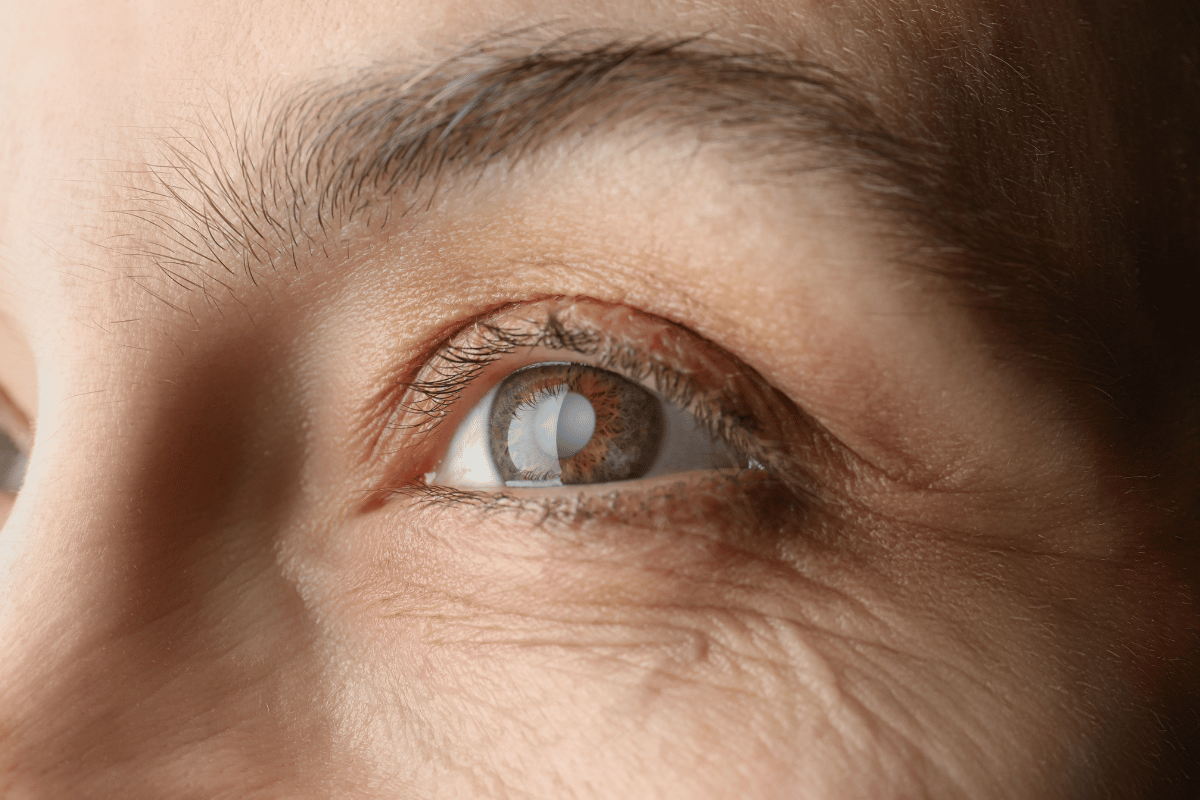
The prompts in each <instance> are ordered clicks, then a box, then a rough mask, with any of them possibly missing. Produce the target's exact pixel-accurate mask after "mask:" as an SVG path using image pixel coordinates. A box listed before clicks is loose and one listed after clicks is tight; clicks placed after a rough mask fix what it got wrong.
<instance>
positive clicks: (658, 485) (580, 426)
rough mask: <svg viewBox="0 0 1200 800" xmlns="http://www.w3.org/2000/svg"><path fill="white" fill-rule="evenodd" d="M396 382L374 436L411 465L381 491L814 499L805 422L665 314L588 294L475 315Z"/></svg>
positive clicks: (815, 437)
mask: <svg viewBox="0 0 1200 800" xmlns="http://www.w3.org/2000/svg"><path fill="white" fill-rule="evenodd" d="M400 394H401V395H402V396H401V398H400V399H399V401H398V402H396V403H395V409H394V411H393V413H391V414H390V415H389V416H388V418H387V424H386V425H385V426H384V428H385V429H386V431H387V434H385V436H384V438H385V439H386V438H388V437H389V436H390V437H392V440H393V441H394V442H396V444H394V445H393V446H392V447H391V448H389V449H393V450H395V449H399V450H402V451H403V453H404V456H405V458H404V460H405V462H406V463H408V464H419V465H420V471H419V472H416V473H415V474H414V475H412V477H411V479H407V480H393V481H392V483H391V486H390V490H391V491H394V492H397V493H416V494H420V495H424V496H426V497H429V498H434V499H438V500H465V499H473V500H485V501H490V504H491V505H493V506H495V505H497V503H496V502H495V501H496V500H497V498H503V499H505V500H508V501H509V502H507V503H501V504H499V505H500V506H502V507H505V508H512V507H518V508H525V507H530V506H539V507H542V508H545V507H548V506H553V507H555V508H561V507H562V505H563V504H564V502H566V498H568V497H572V499H571V501H570V504H571V507H572V509H573V510H574V511H576V512H578V511H579V509H580V507H581V505H586V504H588V503H592V504H596V503H607V504H608V505H609V507H611V506H612V505H613V503H614V502H615V501H617V500H619V501H620V502H621V503H625V504H626V505H628V506H629V507H630V508H633V507H636V503H637V501H638V500H641V501H645V500H646V499H647V498H654V503H655V505H656V507H657V508H658V510H659V511H660V512H664V513H667V512H665V511H664V510H665V509H666V505H667V504H666V502H665V500H664V498H666V497H668V496H669V497H670V498H671V502H672V503H675V504H676V505H680V504H683V505H686V503H687V500H688V498H689V497H692V498H697V497H700V496H701V495H702V496H703V497H704V501H705V502H710V501H712V500H713V498H714V497H715V496H717V495H720V497H721V498H723V499H722V501H721V502H723V503H725V505H729V504H730V503H734V502H735V501H737V502H740V504H741V505H743V506H744V505H747V504H749V505H751V506H756V505H762V504H763V503H766V502H768V499H770V502H771V504H772V505H773V506H774V507H775V508H777V509H782V508H784V507H789V508H791V507H794V506H795V503H796V502H797V501H798V500H800V499H802V498H805V497H809V496H811V494H812V486H813V468H814V467H815V466H816V465H817V462H819V461H820V458H821V456H819V455H818V451H820V450H822V447H821V446H820V445H819V444H818V443H819V442H821V441H822V440H823V437H822V436H821V435H820V432H819V430H818V429H817V427H816V426H815V423H813V422H812V421H811V420H809V419H808V418H807V417H806V416H805V415H804V414H803V413H802V412H801V411H800V410H799V409H798V408H797V407H796V406H795V405H794V404H793V403H792V402H791V401H790V400H788V399H787V398H786V397H784V396H783V395H782V394H780V393H779V392H777V391H775V390H774V389H773V388H771V387H770V386H769V385H768V384H767V383H766V381H765V380H763V378H762V377H761V376H759V375H758V374H757V373H756V372H755V371H754V370H752V369H750V368H749V367H748V366H746V365H744V364H742V363H740V362H739V361H738V360H737V359H735V358H734V357H732V356H730V355H729V354H727V353H725V352H723V351H722V350H721V349H720V348H718V347H716V346H715V345H714V344H712V343H711V342H708V341H706V340H705V339H703V338H702V337H699V336H697V335H695V334H693V333H691V332H689V331H688V330H686V329H685V328H683V327H681V326H679V325H677V324H674V323H671V322H668V321H666V320H663V319H661V318H658V317H654V316H652V315H649V314H643V313H640V312H637V311H635V310H632V309H629V308H625V307H622V306H616V305H610V304H607V303H601V302H598V301H594V300H588V299H551V300H546V301H540V302H533V303H527V304H520V305H516V306H513V307H508V308H504V309H501V310H500V311H498V312H496V313H493V314H490V315H487V316H485V317H483V318H481V319H479V320H476V321H473V322H472V323H470V324H468V325H466V326H464V327H463V328H461V329H460V330H459V331H457V332H456V333H454V334H452V335H451V336H449V337H448V338H447V339H446V340H444V341H443V342H442V344H441V345H440V346H438V347H436V348H434V350H433V355H432V356H431V357H429V358H428V360H427V361H426V363H425V364H424V365H423V366H422V367H421V368H420V369H419V370H418V371H417V373H416V375H415V376H414V377H413V378H412V379H411V380H408V381H405V382H403V391H402V392H401V393H400ZM410 472H411V470H410ZM781 497H786V498H787V502H785V503H782V504H780V503H779V502H778V501H779V499H780V498H781ZM630 503H632V505H630ZM643 508H644V506H643ZM672 513H673V512H672ZM669 515H670V513H668V516H669ZM618 516H619V515H618Z"/></svg>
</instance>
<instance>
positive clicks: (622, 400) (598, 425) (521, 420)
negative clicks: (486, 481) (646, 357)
mask: <svg viewBox="0 0 1200 800" xmlns="http://www.w3.org/2000/svg"><path fill="white" fill-rule="evenodd" d="M663 431H664V418H663V406H662V401H660V400H659V399H658V398H657V397H655V395H654V394H652V393H651V392H649V391H648V390H646V389H644V388H642V387H641V386H639V385H638V384H636V383H634V382H632V381H630V380H628V379H626V378H623V377H622V376H620V375H617V374H616V373H613V372H609V371H608V370H604V369H598V368H596V367H589V366H585V365H582V364H538V365H534V366H532V367H526V368H525V369H521V370H518V371H516V372H514V373H513V374H512V375H510V376H508V378H506V379H505V380H504V382H503V383H501V384H500V386H499V387H498V388H497V392H496V396H495V399H494V400H493V401H492V407H491V411H490V413H489V415H488V444H489V448H490V450H491V456H492V460H493V462H494V463H495V465H496V468H497V470H498V471H499V473H500V475H501V477H502V478H503V479H504V480H505V481H506V482H514V481H515V482H521V483H524V482H546V483H560V482H561V483H563V484H583V483H608V482H610V481H624V480H632V479H634V478H639V477H641V476H642V475H645V474H646V472H647V471H649V469H650V467H651V466H652V465H653V464H654V461H655V458H656V457H657V456H658V453H659V450H660V449H661V447H662V440H663Z"/></svg>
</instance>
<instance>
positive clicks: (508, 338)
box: [393, 313, 720, 435]
mask: <svg viewBox="0 0 1200 800" xmlns="http://www.w3.org/2000/svg"><path fill="white" fill-rule="evenodd" d="M525 322H527V323H529V324H530V325H538V324H539V323H537V322H535V321H534V320H525ZM475 330H476V331H477V333H478V335H479V337H480V338H479V340H478V341H477V342H472V343H468V344H448V345H445V346H444V347H443V348H442V349H441V350H439V351H438V352H437V354H436V355H435V356H434V362H433V363H432V364H431V365H430V369H431V370H432V371H433V372H434V375H432V376H429V377H423V378H418V379H414V380H412V381H410V382H408V383H407V384H405V387H404V388H405V389H406V391H405V395H406V399H405V400H402V401H401V403H400V404H399V409H400V411H401V414H402V416H404V417H410V418H411V417H418V418H419V419H417V421H415V422H400V423H398V424H397V425H395V426H393V427H396V428H402V429H403V428H409V429H411V428H417V429H423V430H426V431H428V430H432V429H433V428H435V427H436V426H437V425H438V424H440V423H441V422H442V420H443V419H445V417H446V416H447V415H448V414H449V413H450V409H452V408H453V407H454V405H455V404H456V403H457V402H458V400H459V399H460V398H461V397H462V394H463V392H464V391H465V390H466V389H467V387H468V386H470V385H471V383H472V382H474V380H475V379H476V378H478V377H479V375H480V374H481V373H482V372H483V371H484V370H485V369H486V368H487V367H488V366H489V365H491V364H492V363H494V362H496V361H498V360H499V359H501V358H503V357H504V356H506V355H509V354H510V353H513V352H516V351H517V350H520V349H525V348H534V347H542V348H545V349H547V350H569V351H571V352H575V353H579V354H580V355H584V356H589V357H593V358H598V366H600V367H602V368H604V369H614V368H615V370H614V371H617V372H619V373H621V374H624V375H626V376H627V377H629V378H631V379H633V380H638V381H642V380H645V379H647V378H651V377H652V378H653V379H654V380H655V383H656V388H657V389H658V391H659V393H660V394H661V395H662V396H663V397H664V398H665V399H667V400H668V401H670V402H673V403H676V404H678V405H680V406H682V407H684V408H687V409H688V410H689V411H692V409H691V408H689V405H692V404H693V403H694V400H695V398H696V397H697V396H698V394H699V393H698V392H697V391H696V388H695V385H694V383H693V382H692V381H691V380H690V379H688V378H686V377H685V376H683V375H682V374H681V373H680V372H679V371H677V370H670V369H668V368H666V367H661V366H658V367H657V368H656V365H653V364H652V363H651V362H650V361H649V360H648V359H646V358H644V357H641V356H640V355H639V354H638V353H637V352H636V351H634V350H633V349H632V348H628V347H615V348H612V349H610V350H608V351H607V352H605V351H604V348H603V342H604V339H605V337H604V336H603V335H602V334H600V333H598V332H596V331H593V330H586V329H583V328H573V327H569V326H567V325H565V324H564V323H563V322H562V321H561V320H560V319H559V317H558V315H556V314H554V313H550V314H549V315H548V316H547V318H546V320H545V322H543V323H540V327H538V328H536V329H534V330H528V329H525V330H522V329H519V328H516V327H513V328H505V327H502V326H499V325H496V324H494V323H482V322H477V323H475ZM696 416H697V420H698V421H699V422H700V424H701V425H703V426H704V427H705V430H709V428H710V424H709V423H711V422H713V421H714V416H715V415H713V414H704V415H703V416H702V415H700V414H697V415H696ZM711 427H712V428H713V429H712V430H709V432H710V433H713V434H714V435H719V433H720V432H719V431H718V430H716V428H717V427H718V426H711Z"/></svg>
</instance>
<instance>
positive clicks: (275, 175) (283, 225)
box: [126, 30, 1132, 405]
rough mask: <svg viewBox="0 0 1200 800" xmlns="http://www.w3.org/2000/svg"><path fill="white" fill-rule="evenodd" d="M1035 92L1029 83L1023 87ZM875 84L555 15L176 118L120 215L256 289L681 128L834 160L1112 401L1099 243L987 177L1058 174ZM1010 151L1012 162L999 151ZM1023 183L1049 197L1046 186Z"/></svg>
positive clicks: (207, 279) (995, 327) (165, 274)
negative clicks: (188, 118)
mask: <svg viewBox="0 0 1200 800" xmlns="http://www.w3.org/2000/svg"><path fill="white" fill-rule="evenodd" d="M984 77H985V78H988V79H990V80H993V83H996V80H997V79H995V78H996V76H984ZM997 85H998V84H997ZM1034 89H1036V87H1034ZM996 91H997V92H1003V91H1004V89H1003V87H1001V88H999V89H996ZM1032 91H1033V89H1031V88H1030V87H1028V86H1022V87H1021V91H1020V92H1019V93H1017V94H1018V97H1019V99H1020V102H1022V103H1026V104H1028V103H1029V97H1030V94H1031V92H1032ZM866 97H867V93H866V92H865V91H863V90H862V89H861V88H860V87H858V86H857V85H856V84H855V82H854V81H852V80H851V79H850V78H849V77H847V76H846V75H844V74H841V73H839V72H838V71H836V70H834V69H832V68H830V67H827V66H823V65H821V64H819V63H816V62H814V61H805V60H800V59H796V58H794V57H792V56H790V55H788V54H787V53H785V52H783V51H773V50H763V49H746V48H743V47H739V46H736V45H732V44H731V43H729V42H723V41H718V40H717V39H715V38H714V37H709V36H691V37H666V38H664V37H656V36H651V37H643V38H638V39H628V38H622V37H619V36H618V37H615V38H614V37H613V36H612V35H611V34H604V33H596V32H580V33H575V34H570V35H567V36H559V37H555V38H552V39H550V40H548V41H547V40H546V39H545V35H544V32H543V31H541V30H529V31H521V32H518V33H515V34H504V35H497V36H493V37H490V38H488V39H486V40H483V41H481V42H478V43H476V44H474V45H471V46H469V47H467V48H464V49H463V50H461V51H459V52H457V53H455V54H454V55H453V56H451V57H450V58H447V59H445V60H443V61H441V62H439V63H436V64H434V65H433V66H430V67H426V68H424V69H420V70H412V69H407V70H406V69H404V68H401V67H396V66H392V65H377V66H374V67H370V68H367V69H364V70H361V71H360V72H358V73H357V74H354V75H352V76H350V77H349V78H345V79H338V80H317V81H311V82H309V83H305V84H301V85H296V86H291V87H288V88H287V89H285V90H284V91H283V92H282V93H280V94H278V95H275V96H274V97H273V98H272V97H271V95H270V94H269V93H264V94H263V95H262V97H261V98H260V100H259V101H258V103H257V104H255V105H254V106H253V109H252V113H251V114H250V115H249V116H248V117H247V118H246V119H238V118H237V117H236V116H235V115H234V114H233V113H232V112H229V113H228V114H227V115H226V116H224V118H223V119H220V120H214V121H212V122H210V123H209V124H205V125H199V126H197V128H196V129H195V130H194V131H191V132H188V133H187V134H184V133H183V132H181V131H179V130H176V131H174V132H173V134H174V135H171V136H163V137H161V138H160V139H159V140H158V141H159V143H160V145H161V158H160V159H159V162H160V163H158V164H155V165H153V166H147V168H146V171H145V173H144V175H143V176H142V177H143V178H144V181H143V183H142V184H141V185H139V186H138V187H136V188H137V191H138V196H139V201H138V202H135V204H134V208H132V209H130V210H127V211H126V213H128V214H130V215H132V216H135V217H137V218H138V219H139V220H140V221H141V222H142V223H145V224H146V225H149V226H151V229H152V230H153V231H155V238H154V240H148V239H147V238H146V237H141V238H140V239H139V242H138V244H137V245H136V247H137V249H139V250H140V253H139V255H141V256H143V257H147V258H148V259H149V260H150V261H151V262H152V263H153V264H154V265H155V266H156V267H157V270H158V272H159V273H160V276H161V278H164V279H166V280H169V281H171V282H174V283H176V284H178V285H180V286H182V287H185V288H187V289H191V290H200V291H203V293H204V296H205V297H206V298H208V299H209V300H210V301H211V302H212V303H214V304H217V303H218V302H219V300H218V297H219V296H220V294H221V291H222V290H224V291H225V292H228V293H231V294H232V293H235V292H236V291H238V290H237V289H236V288H235V285H236V284H238V283H242V282H243V280H244V279H248V280H249V281H251V282H256V275H257V274H258V272H259V271H260V270H262V269H279V268H280V265H284V264H288V263H292V264H296V265H297V266H298V264H297V255H298V253H300V254H304V253H303V252H302V251H303V250H304V249H305V248H306V249H307V255H310V256H311V255H317V254H318V253H321V252H323V253H324V254H325V255H327V254H328V252H329V249H330V246H331V245H332V246H333V248H334V249H335V250H336V246H337V239H338V238H339V237H342V236H346V235H348V234H347V231H348V230H351V229H353V228H354V227H355V226H361V227H363V228H367V229H370V228H371V227H372V226H375V225H378V227H380V228H383V227H386V226H387V224H388V222H389V221H390V220H391V219H392V217H393V216H394V215H395V214H396V213H399V214H400V215H406V214H417V213H420V212H421V211H422V209H424V208H427V207H429V206H430V205H431V204H432V202H433V198H434V197H435V195H436V194H437V192H438V191H440V190H442V189H443V187H444V186H445V184H446V183H447V182H449V181H452V180H457V179H461V178H463V177H464V176H466V177H468V178H469V177H470V176H472V175H473V176H480V175H482V173H483V171H484V170H485V169H487V168H488V167H489V166H491V165H495V164H508V165H512V164H516V163H519V162H521V161H522V160H525V159H528V158H530V157H532V156H534V155H535V154H536V153H537V152H538V151H539V150H541V149H543V148H545V147H547V146H548V145H550V144H552V143H555V142H564V141H568V140H570V139H571V138H572V137H575V138H578V139H582V138H586V137H592V136H596V135H606V134H609V133H612V132H613V131H618V130H619V131H620V132H622V133H625V132H634V133H638V134H643V133H649V132H665V133H671V132H686V133H687V134H688V135H691V136H694V137H695V139H696V141H697V143H698V145H700V146H710V145H711V146H714V147H717V148H719V149H720V152H722V153H723V154H727V155H728V156H729V157H730V158H734V159H738V163H739V164H740V165H744V166H745V168H746V173H747V174H748V175H754V174H759V175H762V176H765V177H768V178H770V177H776V178H782V179H787V178H794V177H795V176H796V175H797V174H799V173H805V172H809V173H811V172H815V171H824V172H829V173H836V176H837V179H838V180H839V181H840V183H841V184H843V185H845V186H848V187H850V188H852V189H854V190H855V192H854V196H855V197H857V199H858V201H859V202H861V203H862V204H863V206H864V208H866V209H867V210H868V212H869V213H870V214H871V215H872V216H873V217H874V218H876V219H878V220H880V221H883V222H887V223H890V225H887V226H886V230H890V231H892V232H893V233H894V234H895V236H894V242H895V244H896V254H895V261H897V262H898V263H900V264H901V265H902V266H904V267H907V268H910V269H913V270H914V271H917V272H922V273H929V274H935V275H939V276H942V277H945V278H947V279H948V283H949V285H950V286H951V287H952V288H953V289H955V290H957V291H961V292H962V294H963V297H962V303H963V304H964V305H966V306H969V307H971V309H972V310H973V311H974V312H975V316H976V317H977V318H978V319H979V320H981V321H982V324H985V325H987V326H989V331H990V332H991V333H989V334H987V335H988V337H989V339H990V340H991V341H992V342H993V343H1000V342H1003V343H1005V345H1007V350H1004V348H1003V347H1000V346H999V345H997V349H998V350H1003V353H1002V356H1003V357H1007V358H1011V359H1013V360H1020V361H1021V362H1022V363H1023V364H1024V365H1026V366H1027V367H1030V368H1031V369H1034V370H1040V371H1041V372H1043V373H1045V374H1048V375H1052V376H1053V377H1055V378H1056V379H1059V380H1066V381H1067V382H1070V383H1075V384H1078V385H1081V386H1085V387H1088V388H1089V389H1092V390H1095V391H1096V392H1098V393H1099V394H1101V395H1103V396H1104V397H1107V398H1110V400H1111V402H1112V403H1113V404H1114V405H1116V404H1117V403H1118V401H1117V400H1116V399H1115V398H1113V395H1114V393H1115V390H1114V389H1113V386H1114V385H1115V384H1116V383H1118V382H1119V381H1120V379H1121V378H1122V376H1123V375H1125V374H1126V370H1127V367H1128V365H1127V363H1126V362H1127V361H1128V359H1127V358H1123V357H1121V356H1118V355H1116V354H1115V353H1116V350H1117V349H1118V347H1119V346H1120V345H1121V344H1122V343H1123V342H1124V340H1123V339H1122V338H1121V336H1122V334H1123V333H1128V331H1130V330H1131V328H1132V325H1131V324H1129V323H1128V320H1129V317H1130V314H1129V311H1128V309H1127V307H1126V306H1120V304H1119V298H1118V297H1117V294H1118V293H1116V292H1109V291H1108V288H1107V287H1108V286H1109V284H1110V283H1111V282H1112V281H1113V280H1115V279H1116V278H1117V277H1119V276H1118V275H1117V273H1116V272H1115V271H1110V272H1109V273H1104V274H1103V280H1101V277H1102V276H1101V271H1100V269H1099V264H1096V265H1095V266H1096V267H1097V269H1096V270H1095V272H1094V274H1089V273H1086V272H1084V271H1081V267H1080V264H1083V265H1084V267H1086V266H1087V264H1088V263H1089V261H1094V260H1096V259H1095V253H1094V252H1082V251H1081V252H1075V251H1072V250H1071V249H1070V247H1071V246H1070V245H1069V244H1067V245H1064V244H1063V243H1061V242H1059V241H1058V240H1057V237H1056V235H1055V234H1056V233H1057V231H1056V230H1054V229H1053V225H1051V226H1050V228H1049V229H1047V226H1046V225H1045V224H1042V225H1041V226H1040V227H1039V226H1038V225H1036V224H1031V222H1030V221H1031V220H1036V219H1037V217H1038V215H1039V213H1040V214H1041V216H1042V217H1044V218H1046V217H1049V218H1052V217H1053V214H1054V213H1056V210H1053V209H1052V210H1051V211H1046V210H1045V209H1033V210H1030V209H1027V208H1015V209H1007V210H1004V209H1000V210H998V209H996V208H994V207H989V206H987V205H984V204H983V201H981V200H980V199H979V198H980V197H988V198H990V200H991V201H994V199H995V197H996V196H997V194H999V195H1000V196H1004V195H1005V194H1006V192H1005V190H1004V189H1000V190H999V191H998V192H997V190H995V189H993V188H991V187H987V189H988V191H983V190H982V187H981V181H987V180H988V179H989V178H990V179H992V180H995V179H996V178H997V177H1001V178H1003V179H1004V180H1006V181H1014V182H1015V181H1019V180H1022V179H1023V178H1025V176H1023V175H1021V174H1020V173H1021V170H1023V169H1028V170H1034V171H1037V170H1043V171H1045V170H1044V168H1043V167H1041V166H1039V165H1038V164H1033V165H1032V166H1031V167H1027V165H1023V164H1020V163H1019V162H1017V161H1016V160H1015V159H1011V160H1010V161H1009V162H1008V163H1010V164H1016V166H1014V167H1011V169H1012V171H1013V174H1005V173H1001V175H1000V176H996V175H994V174H993V175H989V174H988V173H987V172H986V170H984V169H980V168H979V167H978V165H977V164H976V163H975V160H976V157H977V154H976V153H973V152H969V151H966V152H964V147H966V145H963V144H962V143H960V142H944V141H943V142H933V141H928V140H922V139H917V138H914V137H912V136H908V137H905V136H902V135H900V134H898V133H895V132H893V131H891V130H889V129H888V127H887V125H885V124H884V122H883V118H882V116H881V114H880V110H879V109H877V108H875V107H874V106H873V105H872V104H871V103H870V102H868V100H867V99H866ZM980 103H981V105H980V107H981V108H985V107H987V106H988V98H986V97H985V98H983V100H982V101H980ZM1002 112H1003V109H1002V108H1000V109H999V110H998V111H996V112H995V113H1002ZM908 113H909V114H910V116H911V110H910V111H909V112H908ZM981 113H982V112H981ZM988 113H991V112H988ZM1038 113H1040V114H1043V115H1044V114H1046V113H1048V112H1045V111H1044V110H1043V111H1039V112H1038ZM894 117H895V115H894V114H893V115H892V118H893V119H894ZM983 122H986V120H983ZM976 124H978V125H979V127H984V125H983V124H982V123H981V122H978V121H976ZM995 128H996V129H997V130H1013V129H1018V128H1019V126H1014V125H1011V124H1005V125H997V126H995ZM1004 145H1005V142H1004V141H993V142H988V141H982V142H975V143H974V145H973V146H975V147H988V146H991V147H992V148H993V149H996V150H1000V149H1003V147H1004ZM1032 146H1035V147H1036V146H1038V145H1037V143H1036V142H1035V143H1034V144H1033V145H1032ZM997 161H998V162H999V163H1001V164H1003V163H1005V162H1004V159H1003V158H1002V157H999V158H998V157H996V156H994V155H992V156H991V157H990V162H991V163H993V164H994V163H996V162H997ZM1046 175H1047V176H1048V177H1044V178H1043V180H1044V182H1045V183H1046V187H1045V189H1044V190H1043V194H1044V196H1045V198H1047V199H1046V200H1045V202H1046V205H1047V207H1051V206H1055V204H1057V206H1056V208H1057V207H1069V206H1070V202H1060V201H1059V199H1058V198H1056V197H1055V196H1054V194H1053V191H1055V190H1058V191H1061V186H1058V185H1055V184H1053V181H1055V180H1057V179H1058V176H1056V175H1054V174H1052V173H1050V172H1046ZM1022 191H1023V192H1024V196H1026V197H1028V196H1029V195H1030V194H1034V195H1036V194H1037V191H1038V185H1037V184H1035V185H1033V186H1032V187H1023V188H1022ZM1014 195H1016V196H1020V195H1021V192H1016V193H1014ZM1076 238H1078V237H1076ZM1075 249H1076V250H1078V249H1079V248H1078V247H1076V248H1075ZM1094 249H1095V251H1096V252H1099V251H1101V250H1102V249H1103V248H1102V247H1101V246H1097V247H1096V248H1094ZM144 280H145V279H144V276H143V281H142V285H143V288H145V289H146V290H147V291H150V292H151V293H153V289H152V287H150V286H148V285H146V284H145V283H144ZM212 284H216V285H215V286H214V285H212ZM1081 286H1084V287H1085V288H1086V291H1083V290H1081V288H1080V287H1081ZM235 296H236V295H235ZM164 301H165V300H164ZM1118 312H1120V313H1118ZM992 334H994V335H992ZM1064 376H1065V377H1064Z"/></svg>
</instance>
